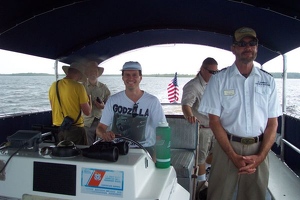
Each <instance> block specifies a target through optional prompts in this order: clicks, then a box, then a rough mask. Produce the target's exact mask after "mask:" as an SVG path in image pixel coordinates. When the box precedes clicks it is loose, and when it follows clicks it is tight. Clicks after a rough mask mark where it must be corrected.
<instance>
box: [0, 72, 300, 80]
mask: <svg viewBox="0 0 300 200" xmlns="http://www.w3.org/2000/svg"><path fill="white" fill-rule="evenodd" d="M270 74H272V76H273V77H274V78H282V75H283V73H281V72H270ZM118 75H120V74H105V75H102V76H118ZM0 76H54V74H47V73H15V74H0ZM59 76H65V74H59ZM143 76H145V77H147V76H148V77H174V74H143ZM194 76H195V74H193V75H191V74H177V77H194ZM287 78H290V79H300V73H296V72H289V73H287Z"/></svg>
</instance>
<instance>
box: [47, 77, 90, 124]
mask: <svg viewBox="0 0 300 200" xmlns="http://www.w3.org/2000/svg"><path fill="white" fill-rule="evenodd" d="M58 91H59V96H60V102H61V106H60V105H59V101H58V98H57V93H56V82H54V83H52V85H51V87H50V89H49V100H50V102H51V104H52V105H51V107H52V123H53V125H55V126H60V125H61V123H62V121H63V118H64V117H65V116H69V117H71V118H72V119H73V120H74V121H76V119H77V117H78V115H79V112H80V111H81V108H80V104H84V103H87V102H88V101H89V99H88V96H87V93H86V90H85V88H84V86H83V85H82V84H80V83H78V82H76V81H74V80H72V79H67V78H64V79H61V80H60V81H59V83H58ZM76 125H77V126H79V127H83V126H84V124H83V117H82V116H80V118H79V119H78V121H77V122H76Z"/></svg>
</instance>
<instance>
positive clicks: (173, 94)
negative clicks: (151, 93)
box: [168, 72, 179, 103]
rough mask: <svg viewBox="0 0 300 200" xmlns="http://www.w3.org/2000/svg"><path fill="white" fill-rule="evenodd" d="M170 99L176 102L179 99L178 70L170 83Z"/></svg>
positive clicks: (171, 101)
mask: <svg viewBox="0 0 300 200" xmlns="http://www.w3.org/2000/svg"><path fill="white" fill-rule="evenodd" d="M168 99H169V102H170V103H176V102H177V101H178V100H179V89H178V84H177V72H176V73H175V76H174V78H173V79H172V80H171V82H170V83H169V84H168Z"/></svg>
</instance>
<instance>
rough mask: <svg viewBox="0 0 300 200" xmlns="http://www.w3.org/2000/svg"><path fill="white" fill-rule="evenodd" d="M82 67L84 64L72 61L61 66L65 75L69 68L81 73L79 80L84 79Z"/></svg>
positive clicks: (82, 80)
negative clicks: (67, 64) (68, 64)
mask: <svg viewBox="0 0 300 200" xmlns="http://www.w3.org/2000/svg"><path fill="white" fill-rule="evenodd" d="M84 67H85V66H84V65H83V64H81V63H79V62H73V63H71V65H70V66H62V69H63V71H64V72H65V74H66V75H68V71H69V69H70V68H73V69H76V70H78V71H79V72H80V73H81V75H82V78H81V79H80V80H79V81H80V82H84V81H85V80H86V75H85V73H84Z"/></svg>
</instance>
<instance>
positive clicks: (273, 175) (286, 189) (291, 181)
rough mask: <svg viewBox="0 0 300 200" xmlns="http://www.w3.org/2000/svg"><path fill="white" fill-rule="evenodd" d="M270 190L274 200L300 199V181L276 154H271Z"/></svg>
mask: <svg viewBox="0 0 300 200" xmlns="http://www.w3.org/2000/svg"><path fill="white" fill-rule="evenodd" d="M269 163H270V177H269V185H268V190H269V192H270V194H271V197H272V199H274V200H281V199H284V200H295V199H299V197H300V179H299V177H298V176H297V175H296V174H295V173H294V172H293V171H292V170H291V169H290V168H289V167H288V166H287V165H286V164H285V163H284V162H282V161H281V160H280V159H279V158H278V157H277V156H276V154H275V153H274V152H272V151H270V153H269Z"/></svg>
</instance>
